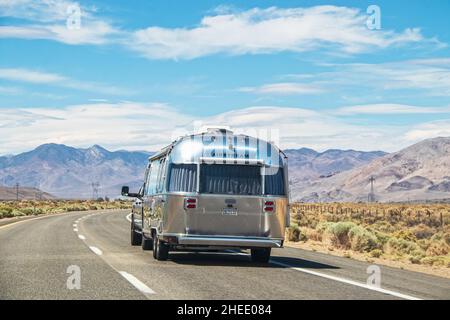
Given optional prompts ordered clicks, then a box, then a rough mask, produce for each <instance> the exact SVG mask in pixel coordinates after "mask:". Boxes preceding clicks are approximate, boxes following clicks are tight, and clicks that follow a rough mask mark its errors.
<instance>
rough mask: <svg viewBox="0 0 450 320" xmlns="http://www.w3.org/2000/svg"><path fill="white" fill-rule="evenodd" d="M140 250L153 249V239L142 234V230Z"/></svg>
mask: <svg viewBox="0 0 450 320" xmlns="http://www.w3.org/2000/svg"><path fill="white" fill-rule="evenodd" d="M141 246H142V250H144V251H148V250H152V249H153V239H152V238H150V239H149V238H147V237H146V236H145V234H144V231H142V241H141Z"/></svg>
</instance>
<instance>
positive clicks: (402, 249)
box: [386, 237, 425, 256]
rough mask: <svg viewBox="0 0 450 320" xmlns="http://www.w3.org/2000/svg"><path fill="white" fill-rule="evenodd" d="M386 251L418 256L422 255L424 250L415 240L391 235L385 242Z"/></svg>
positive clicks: (400, 254)
mask: <svg viewBox="0 0 450 320" xmlns="http://www.w3.org/2000/svg"><path fill="white" fill-rule="evenodd" d="M386 251H387V252H389V253H391V254H397V255H399V256H402V255H410V256H420V255H424V254H425V252H424V250H423V249H422V248H421V247H420V246H419V245H418V244H416V243H415V242H412V241H408V240H405V239H401V238H400V239H399V238H395V237H392V238H390V239H389V241H388V243H387V244H386Z"/></svg>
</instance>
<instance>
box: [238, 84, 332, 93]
mask: <svg viewBox="0 0 450 320" xmlns="http://www.w3.org/2000/svg"><path fill="white" fill-rule="evenodd" d="M239 91H241V92H251V93H256V94H275V95H306V94H319V93H322V92H323V90H322V89H321V88H319V87H317V86H313V85H309V84H303V83H294V82H283V83H273V84H266V85H262V86H260V87H243V88H239Z"/></svg>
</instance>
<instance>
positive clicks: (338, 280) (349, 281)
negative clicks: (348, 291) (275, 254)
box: [270, 260, 422, 300]
mask: <svg viewBox="0 0 450 320" xmlns="http://www.w3.org/2000/svg"><path fill="white" fill-rule="evenodd" d="M270 263H272V264H276V265H279V266H282V267H287V268H290V269H292V270H295V271H300V272H303V273H307V274H311V275H314V276H317V277H321V278H325V279H329V280H334V281H337V282H342V283H346V284H350V285H352V286H356V287H360V288H364V289H368V290H372V291H377V292H381V293H384V294H388V295H391V296H394V297H398V298H402V299H406V300H422V299H420V298H417V297H413V296H410V295H407V294H403V293H400V292H396V291H392V290H388V289H383V288H379V287H376V286H370V285H368V284H365V283H362V282H358V281H353V280H348V279H345V278H340V277H336V276H332V275H328V274H325V273H321V272H316V271H312V270H308V269H304V268H297V267H294V266H291V265H288V264H286V263H282V262H278V261H273V260H270Z"/></svg>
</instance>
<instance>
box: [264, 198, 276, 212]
mask: <svg viewBox="0 0 450 320" xmlns="http://www.w3.org/2000/svg"><path fill="white" fill-rule="evenodd" d="M274 211H275V202H274V201H270V200H266V201H264V212H274Z"/></svg>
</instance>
